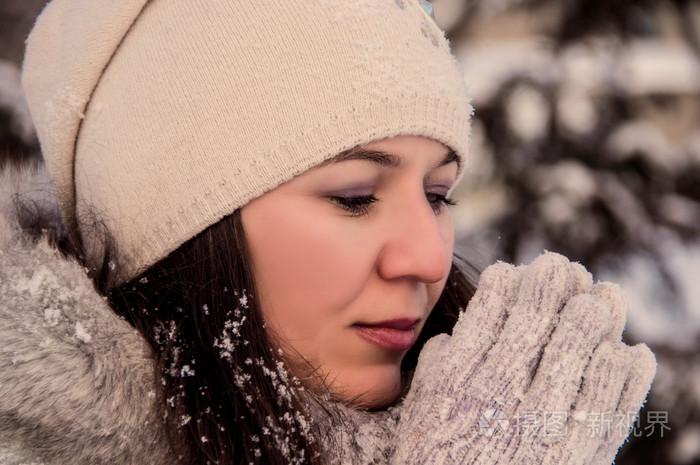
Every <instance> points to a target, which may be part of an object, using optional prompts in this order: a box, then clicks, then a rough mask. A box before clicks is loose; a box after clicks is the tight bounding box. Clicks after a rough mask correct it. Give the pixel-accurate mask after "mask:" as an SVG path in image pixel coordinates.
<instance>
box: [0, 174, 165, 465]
mask: <svg viewBox="0 0 700 465" xmlns="http://www.w3.org/2000/svg"><path fill="white" fill-rule="evenodd" d="M17 195H19V196H21V199H22V202H23V203H26V202H29V204H31V205H34V206H36V208H40V209H42V210H45V213H47V214H49V215H53V217H54V218H58V216H57V215H56V209H55V205H56V204H55V200H54V199H53V195H52V193H51V189H50V187H49V184H48V182H47V179H46V176H45V174H44V170H43V168H42V167H41V166H33V167H25V168H23V169H16V168H9V169H5V170H4V172H3V173H1V174H0V463H2V461H3V459H4V461H5V463H12V462H19V461H23V462H27V461H30V460H33V461H43V462H45V463H51V464H107V463H109V464H137V463H138V464H142V463H152V464H168V463H173V462H174V460H172V457H170V455H169V454H170V452H169V448H168V447H167V441H166V440H165V438H164V433H163V430H162V428H161V427H160V425H161V421H160V419H159V418H157V414H156V411H157V410H156V408H155V397H156V394H155V392H154V390H153V387H152V386H153V379H154V378H153V368H152V360H151V357H150V355H149V348H148V347H147V345H146V343H145V341H143V339H142V338H141V336H140V335H139V334H138V333H137V332H136V331H135V330H134V329H133V328H132V327H131V326H130V325H129V324H128V323H127V322H126V321H124V320H122V319H120V318H119V317H117V316H116V315H115V314H114V312H112V310H111V309H110V308H109V307H108V306H107V304H106V303H105V302H104V300H103V299H102V297H101V296H100V295H99V294H98V293H97V292H96V291H95V290H94V288H93V286H92V283H91V281H90V280H89V279H88V277H87V276H86V274H85V272H84V270H83V269H82V268H81V267H80V266H79V265H78V263H76V262H75V261H73V260H69V259H66V258H65V257H63V256H62V255H61V254H60V253H59V252H57V251H56V250H55V249H54V248H53V247H51V246H50V245H49V244H48V243H47V242H46V241H45V240H40V241H39V242H35V241H30V240H28V239H27V238H26V237H25V236H23V235H22V233H21V231H20V228H19V227H18V225H17V222H18V219H17V215H16V214H15V213H16V205H17V204H16V202H15V199H16V198H17ZM54 227H57V228H60V222H57V223H56V224H55V225H54Z"/></svg>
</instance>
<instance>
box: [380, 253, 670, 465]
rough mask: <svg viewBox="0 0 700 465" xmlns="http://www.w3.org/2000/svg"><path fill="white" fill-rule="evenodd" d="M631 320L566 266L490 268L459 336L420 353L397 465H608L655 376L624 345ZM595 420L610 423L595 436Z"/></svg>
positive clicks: (620, 302) (612, 291) (645, 352)
mask: <svg viewBox="0 0 700 465" xmlns="http://www.w3.org/2000/svg"><path fill="white" fill-rule="evenodd" d="M626 310H627V306H626V303H625V300H624V298H623V297H622V295H621V293H620V290H619V288H618V287H617V286H614V285H612V284H610V283H598V284H596V285H592V282H591V276H590V275H589V274H588V273H587V272H586V270H585V269H584V268H583V267H582V266H580V265H578V264H572V263H569V261H568V260H567V259H566V258H564V257H562V256H561V255H556V254H552V253H547V254H544V255H542V256H540V257H539V258H538V259H536V260H535V261H534V262H533V263H532V264H531V265H529V266H527V267H520V268H516V267H514V266H512V265H508V264H505V263H498V264H496V265H493V266H491V267H489V268H487V269H486V270H485V271H484V272H483V273H482V276H481V279H480V281H479V286H478V289H477V292H476V294H475V295H474V297H473V299H472V301H471V302H470V304H469V306H468V307H467V309H466V311H465V312H464V314H462V316H461V317H460V320H459V322H458V323H457V325H456V326H455V328H454V331H453V334H452V336H447V335H439V336H436V337H434V338H433V339H431V340H430V341H428V342H427V344H426V346H425V347H424V348H423V350H422V352H421V355H420V359H419V361H418V366H417V369H416V373H415V376H414V379H413V383H412V385H411V390H410V391H409V393H408V395H407V396H406V398H405V400H404V402H403V403H402V405H401V407H400V408H401V410H400V418H399V420H398V423H397V426H396V428H395V434H396V438H397V440H396V441H394V444H395V445H396V449H395V451H394V452H393V455H392V461H391V463H396V464H407V463H411V464H413V463H415V464H418V463H441V464H458V463H460V464H461V463H469V464H483V465H486V464H493V463H508V464H523V465H524V464H532V463H539V464H551V465H554V464H570V465H574V464H589V465H607V464H610V463H611V462H612V461H613V459H614V457H615V454H616V453H617V450H618V448H619V447H620V445H621V444H622V443H623V442H624V440H625V439H626V437H627V435H628V434H629V429H630V427H631V426H632V423H633V421H634V418H635V415H636V414H637V412H638V411H639V409H640V407H641V406H642V404H643V402H644V399H645V397H646V394H647V392H648V390H649V387H650V385H651V381H652V379H653V377H654V374H655V371H656V362H655V359H654V356H653V354H652V353H651V352H650V350H649V349H648V348H647V347H646V346H645V345H643V344H640V345H637V346H634V347H630V346H627V345H625V344H624V343H622V342H621V340H620V338H621V333H622V329H623V327H624V322H625V315H626ZM425 399H431V400H432V401H431V402H425ZM591 415H601V416H603V417H602V418H609V419H610V421H606V422H601V427H600V431H595V432H592V431H591V428H590V421H589V420H590V418H595V417H591ZM438 425H439V426H438Z"/></svg>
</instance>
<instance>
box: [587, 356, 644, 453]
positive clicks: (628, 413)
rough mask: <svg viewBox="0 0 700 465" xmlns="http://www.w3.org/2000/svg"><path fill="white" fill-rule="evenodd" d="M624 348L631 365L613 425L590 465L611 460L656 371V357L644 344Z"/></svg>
mask: <svg viewBox="0 0 700 465" xmlns="http://www.w3.org/2000/svg"><path fill="white" fill-rule="evenodd" d="M627 352H628V354H629V356H630V359H631V368H630V373H629V378H628V379H627V383H626V384H625V387H624V388H623V390H622V395H621V396H620V402H619V404H618V406H617V411H616V412H615V425H614V428H613V430H612V431H611V434H610V435H609V436H608V437H607V438H605V440H604V441H603V442H602V443H601V445H600V447H599V448H598V451H597V452H596V453H595V455H594V456H593V461H592V462H591V465H603V464H605V465H607V464H609V463H612V461H613V460H614V458H615V455H616V454H617V451H618V449H619V448H620V446H621V445H622V444H623V443H624V441H625V439H626V438H627V435H628V434H629V430H630V428H631V427H632V426H633V425H634V422H635V419H636V418H637V414H638V413H639V409H640V408H641V407H642V405H643V404H644V400H645V399H646V396H647V393H648V392H649V388H650V387H651V382H652V380H653V379H654V375H655V374H656V358H655V357H654V354H653V353H652V352H651V350H649V348H648V347H647V346H645V345H644V344H639V345H636V346H634V347H629V348H628V349H627Z"/></svg>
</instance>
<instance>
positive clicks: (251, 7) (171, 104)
mask: <svg viewBox="0 0 700 465" xmlns="http://www.w3.org/2000/svg"><path fill="white" fill-rule="evenodd" d="M23 85H24V88H25V92H26V94H27V97H28V101H29V107H30V111H31V114H32V118H33V119H34V121H35V124H36V127H37V131H38V134H39V139H40V141H41V146H42V151H43V153H44V157H45V159H46V164H47V167H48V170H49V173H50V175H51V177H52V180H53V182H54V184H55V186H56V191H57V193H58V195H59V201H60V205H61V209H62V212H63V216H64V220H65V221H66V223H67V224H68V225H69V228H70V229H71V230H73V231H79V232H80V233H82V235H83V240H85V241H86V242H87V245H88V252H89V253H90V254H91V256H94V258H93V259H94V260H95V261H97V260H99V258H100V254H101V252H102V251H101V250H100V248H99V246H98V244H99V242H98V241H95V240H94V239H92V238H91V237H90V236H91V234H90V230H91V229H90V226H91V224H90V222H92V221H93V220H95V219H97V220H99V222H100V223H103V224H104V225H106V227H107V231H108V232H109V234H110V235H111V236H112V237H111V239H112V240H113V241H114V242H115V245H116V249H117V251H118V252H119V253H120V255H119V256H118V257H117V258H118V263H119V265H120V266H121V279H122V280H125V279H127V278H130V277H134V276H135V275H137V274H138V273H139V272H140V271H142V270H144V269H145V268H147V267H148V266H150V265H151V264H153V263H155V262H156V261H157V260H159V259H161V258H163V257H164V256H165V255H167V254H168V253H169V252H171V251H172V250H174V249H176V248H177V247H178V246H179V245H181V244H182V243H184V242H185V241H186V240H188V239H190V238H192V237H193V236H195V235H196V234H197V233H199V232H200V231H202V230H203V229H205V228H206V227H208V226H210V225H211V224H214V223H215V222H217V221H219V220H220V219H221V218H222V217H224V216H226V215H228V214H230V213H232V212H233V211H234V210H235V209H236V208H238V207H240V206H243V205H245V204H246V203H247V202H248V201H250V200H251V199H253V198H255V197H257V196H259V195H261V194H262V193H264V192H265V191H267V190H269V189H272V188H274V187H276V186H277V185H279V184H281V183H283V182H285V181H287V180H289V179H291V178H292V177H293V176H295V175H297V174H300V173H302V172H304V171H305V170H307V169H309V168H311V167H313V166H315V165H317V164H319V163H321V162H323V161H324V160H326V159H329V158H331V157H333V156H335V155H337V154H338V153H340V152H342V151H344V150H347V149H350V148H352V147H354V146H356V145H360V144H363V143H367V142H370V141H372V140H377V139H382V138H386V137H391V136H395V135H401V134H413V135H420V136H425V137H431V138H433V139H435V140H438V141H440V142H442V143H444V144H445V145H447V146H448V147H450V148H452V149H453V150H454V151H455V152H456V153H457V154H458V155H459V156H460V160H461V165H462V166H461V167H460V172H461V171H462V169H463V165H464V164H465V157H466V155H467V150H468V139H469V118H470V115H471V107H470V105H469V102H468V98H467V95H466V91H465V88H464V84H463V79H462V76H461V74H460V72H459V69H458V66H457V64H456V62H455V60H454V57H453V56H452V55H451V52H450V50H449V44H448V42H447V40H446V39H445V37H444V35H443V33H442V32H441V31H440V30H439V28H438V27H437V26H436V25H435V23H434V22H433V20H432V19H431V18H430V16H429V15H428V14H427V13H426V12H425V10H424V9H423V7H422V6H421V4H420V2H419V1H417V0H371V1H370V0H364V1H350V2H349V1H345V0H328V1H323V2H315V1H306V0H305V1H295V2H279V1H273V0H260V1H256V2H246V3H244V4H241V3H240V2H228V1H206V2H204V1H202V2H200V1H197V2H193V1H189V0H151V1H146V0H138V1H136V0H130V1H125V2H114V1H112V0H53V1H52V2H51V3H50V4H49V5H48V6H47V7H46V9H45V10H44V12H43V13H42V15H41V16H40V17H39V19H38V20H37V23H36V25H35V27H34V29H33V31H32V33H31V35H30V37H29V39H28V43H27V52H26V58H25V63H24V69H23ZM95 215H97V217H96V218H95ZM86 218H89V220H86Z"/></svg>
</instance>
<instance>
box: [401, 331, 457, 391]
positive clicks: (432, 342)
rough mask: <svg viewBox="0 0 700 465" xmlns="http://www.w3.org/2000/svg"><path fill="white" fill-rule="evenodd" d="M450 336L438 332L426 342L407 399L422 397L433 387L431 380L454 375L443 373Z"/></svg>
mask: <svg viewBox="0 0 700 465" xmlns="http://www.w3.org/2000/svg"><path fill="white" fill-rule="evenodd" d="M450 339H451V338H450V336H449V335H447V334H444V333H443V334H437V335H435V336H433V337H431V338H430V339H428V341H427V342H426V343H425V345H424V346H423V349H421V352H420V355H419V357H418V363H417V364H416V370H415V372H414V373H413V380H412V382H411V389H410V391H409V392H408V394H407V395H406V399H409V402H407V403H410V399H411V398H412V397H417V398H419V399H420V398H421V396H422V395H423V394H424V393H425V392H426V391H430V390H431V389H432V387H431V385H430V380H436V379H444V378H442V377H444V376H448V375H452V373H447V374H446V373H443V372H442V368H443V366H444V365H443V360H444V359H445V356H446V354H447V350H446V346H447V344H448V343H449V341H450Z"/></svg>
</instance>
